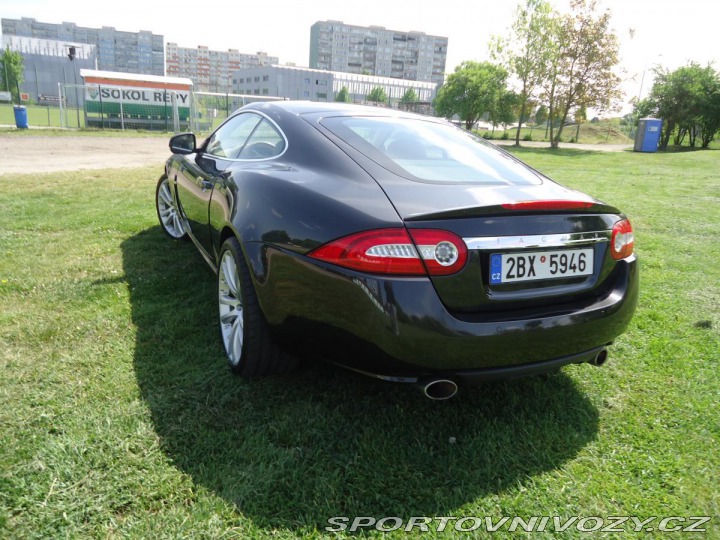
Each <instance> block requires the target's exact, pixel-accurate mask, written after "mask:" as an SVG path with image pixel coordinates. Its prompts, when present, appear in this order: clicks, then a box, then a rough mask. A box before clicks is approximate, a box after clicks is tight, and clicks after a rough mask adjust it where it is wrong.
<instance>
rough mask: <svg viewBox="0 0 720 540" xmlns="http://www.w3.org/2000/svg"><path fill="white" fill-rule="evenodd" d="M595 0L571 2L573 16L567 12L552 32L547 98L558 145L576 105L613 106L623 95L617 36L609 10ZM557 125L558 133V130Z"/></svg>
mask: <svg viewBox="0 0 720 540" xmlns="http://www.w3.org/2000/svg"><path fill="white" fill-rule="evenodd" d="M596 7H597V2H596V0H570V9H571V12H572V14H565V15H562V16H561V17H560V19H559V25H558V26H557V28H556V32H554V33H552V34H549V35H548V40H550V41H552V42H553V46H552V50H553V54H552V55H551V56H550V58H549V60H548V62H549V63H548V72H547V77H546V79H545V84H544V97H545V99H546V101H547V103H548V106H549V116H550V122H551V123H550V141H551V142H550V144H551V146H552V147H553V148H557V147H558V144H559V142H560V136H561V135H562V130H563V126H564V125H565V123H566V122H567V119H568V116H569V115H570V111H571V110H573V109H575V108H577V107H582V106H584V107H586V108H591V107H592V108H595V109H600V110H603V109H611V108H613V106H614V105H615V102H616V101H617V100H618V99H619V98H620V95H621V94H620V78H619V77H618V76H617V75H616V74H615V73H614V72H613V69H614V67H615V66H616V65H617V64H618V51H619V45H618V39H617V36H616V35H615V33H614V32H613V31H612V30H611V29H610V12H609V11H605V12H603V13H601V14H598V13H597V12H596ZM555 127H557V131H556V132H555V130H554V128H555Z"/></svg>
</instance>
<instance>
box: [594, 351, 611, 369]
mask: <svg viewBox="0 0 720 540" xmlns="http://www.w3.org/2000/svg"><path fill="white" fill-rule="evenodd" d="M607 356H608V352H607V349H603V350H602V351H600V352H599V353H597V355H595V358H593V359H592V360H590V363H591V364H592V365H593V366H597V367H600V366H602V365H603V364H604V363H605V362H607Z"/></svg>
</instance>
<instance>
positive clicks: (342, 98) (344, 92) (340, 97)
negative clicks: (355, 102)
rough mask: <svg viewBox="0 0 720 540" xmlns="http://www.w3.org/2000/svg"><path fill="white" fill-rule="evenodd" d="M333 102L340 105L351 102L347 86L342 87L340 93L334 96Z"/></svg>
mask: <svg viewBox="0 0 720 540" xmlns="http://www.w3.org/2000/svg"><path fill="white" fill-rule="evenodd" d="M335 101H339V102H340V103H350V102H351V101H352V99H350V92H349V91H348V89H347V86H343V87H342V88H341V89H340V91H339V92H338V93H337V94H335Z"/></svg>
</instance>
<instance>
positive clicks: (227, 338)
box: [217, 238, 295, 377]
mask: <svg viewBox="0 0 720 540" xmlns="http://www.w3.org/2000/svg"><path fill="white" fill-rule="evenodd" d="M217 294H218V309H219V312H220V313H219V314H220V335H221V336H222V341H223V346H224V348H225V354H226V356H227V359H228V363H229V364H230V369H231V370H232V371H233V373H237V374H238V375H242V376H243V377H263V376H267V375H277V374H280V373H285V372H288V371H290V370H291V369H292V368H293V367H294V366H295V359H294V358H293V357H291V356H289V355H288V354H287V353H285V352H284V351H283V350H281V349H280V348H279V347H278V346H277V345H276V344H275V343H274V342H273V340H272V337H271V336H270V329H269V328H268V324H267V321H265V317H264V315H263V314H262V311H261V310H260V305H259V303H258V299H257V296H256V295H255V289H254V288H253V283H252V278H251V277H250V271H249V270H248V267H247V264H246V263H245V258H244V257H243V254H242V249H241V248H240V243H239V242H238V241H237V240H236V239H235V238H229V239H228V240H226V241H225V243H224V244H223V245H222V248H221V249H220V267H219V268H218V281H217Z"/></svg>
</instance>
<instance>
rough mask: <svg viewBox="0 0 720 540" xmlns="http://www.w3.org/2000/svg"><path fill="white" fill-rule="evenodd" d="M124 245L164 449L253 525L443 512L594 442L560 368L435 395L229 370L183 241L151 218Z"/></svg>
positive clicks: (140, 373)
mask: <svg viewBox="0 0 720 540" xmlns="http://www.w3.org/2000/svg"><path fill="white" fill-rule="evenodd" d="M122 252H123V264H124V271H125V277H126V279H127V282H128V285H129V289H130V299H131V303H132V320H133V323H134V324H135V326H136V328H137V330H136V332H137V337H136V346H135V366H134V367H135V371H136V376H137V381H138V384H139V387H140V391H141V395H142V397H143V399H144V400H145V402H146V403H147V405H148V407H149V409H150V411H151V414H152V418H153V422H154V425H155V430H156V432H157V434H158V436H159V437H160V439H161V441H162V443H161V444H162V448H163V450H164V452H165V453H166V454H167V456H168V457H169V459H171V460H172V462H173V463H174V465H175V466H176V467H178V468H179V469H180V470H181V471H183V472H185V473H187V474H188V475H190V476H191V477H192V479H193V481H194V483H195V484H196V486H198V487H202V488H204V489H207V490H210V492H212V493H214V494H215V495H217V496H218V497H221V498H222V499H224V500H225V501H227V502H229V503H231V504H233V505H234V506H235V507H236V509H237V511H238V513H240V514H242V515H243V516H245V517H246V518H249V519H252V521H253V523H254V524H255V525H256V526H259V527H267V528H281V529H286V530H290V531H293V532H295V533H298V534H299V533H302V532H306V531H312V530H313V529H315V528H318V529H320V530H323V528H324V527H326V526H327V525H328V523H327V520H328V518H330V517H333V516H349V517H354V516H375V517H377V518H380V517H383V516H402V517H406V518H407V517H410V516H443V515H453V512H457V509H458V508H460V507H462V506H463V505H467V504H472V503H473V501H476V500H477V499H478V498H482V497H484V496H487V495H491V494H495V493H499V492H501V491H503V490H506V489H508V488H511V487H513V486H516V485H518V484H522V483H523V482H526V481H532V477H533V476H536V475H540V474H542V473H544V472H548V471H552V470H554V469H557V468H559V467H561V466H562V465H563V463H565V462H566V461H568V460H570V459H573V458H574V457H575V456H576V455H577V453H578V452H579V451H580V450H581V449H582V448H583V447H585V446H586V445H587V444H588V443H589V442H590V441H592V440H593V439H594V438H595V437H596V434H597V430H598V412H597V410H596V408H595V407H594V406H593V405H592V404H591V403H590V401H589V400H588V399H587V397H586V396H584V395H583V394H582V393H581V392H579V391H578V389H577V387H576V386H575V384H574V383H573V381H572V379H571V378H570V377H568V376H566V375H565V374H563V373H559V374H555V375H552V376H548V377H535V378H528V379H520V380H515V381H507V382H501V383H494V384H486V385H483V386H480V387H478V388H474V389H467V390H461V392H460V393H459V394H458V395H457V396H456V397H455V398H454V399H452V400H449V401H446V402H433V401H429V400H428V399H426V398H425V397H423V396H422V395H421V394H420V393H419V392H418V391H415V390H414V389H413V388H411V387H408V386H404V385H393V384H390V383H386V382H382V381H378V380H374V379H369V378H365V377H362V376H359V375H356V374H354V373H352V372H349V371H346V370H343V369H340V368H335V367H332V366H331V365H329V364H325V363H322V362H312V361H311V362H305V363H304V364H303V366H302V367H300V368H299V369H298V370H297V371H296V372H294V373H293V374H291V375H289V376H287V377H282V378H270V379H263V380H256V381H245V380H243V379H240V378H238V377H234V376H232V375H231V374H230V372H229V370H228V369H227V368H226V366H225V360H224V357H223V354H222V349H221V344H220V338H219V335H218V330H217V328H216V306H215V300H214V298H215V277H214V275H213V274H212V272H211V271H210V270H209V268H208V267H207V265H205V263H204V262H203V261H202V259H201V258H200V256H199V254H198V253H197V252H196V250H195V248H194V247H193V246H192V244H191V243H189V242H177V241H172V240H169V239H168V238H167V237H165V236H164V235H163V234H162V232H161V231H160V229H159V227H155V228H152V229H149V230H146V231H143V232H141V233H140V234H137V235H135V236H133V237H131V238H129V239H128V240H126V241H125V242H123V244H122ZM587 369H590V368H587Z"/></svg>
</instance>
